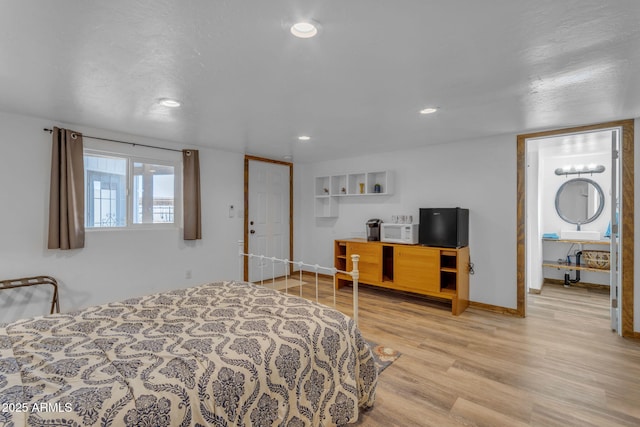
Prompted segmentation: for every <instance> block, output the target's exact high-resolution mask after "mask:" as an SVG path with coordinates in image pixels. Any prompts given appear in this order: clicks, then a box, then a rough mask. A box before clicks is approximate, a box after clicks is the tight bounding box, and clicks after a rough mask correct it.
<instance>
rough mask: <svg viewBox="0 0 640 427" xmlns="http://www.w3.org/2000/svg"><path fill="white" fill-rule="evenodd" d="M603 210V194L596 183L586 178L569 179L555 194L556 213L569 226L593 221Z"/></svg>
mask: <svg viewBox="0 0 640 427" xmlns="http://www.w3.org/2000/svg"><path fill="white" fill-rule="evenodd" d="M602 209H604V193H603V192H602V188H600V186H599V185H598V183H597V182H595V181H593V180H591V179H587V178H575V179H570V180H569V181H567V182H565V183H564V184H562V185H561V186H560V188H559V189H558V192H557V193H556V211H557V212H558V215H560V218H562V219H563V220H565V221H567V222H568V223H571V224H587V223H589V222H591V221H595V219H596V218H598V217H599V216H600V214H601V213H602Z"/></svg>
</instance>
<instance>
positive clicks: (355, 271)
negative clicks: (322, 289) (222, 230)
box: [238, 240, 360, 325]
mask: <svg viewBox="0 0 640 427" xmlns="http://www.w3.org/2000/svg"><path fill="white" fill-rule="evenodd" d="M244 257H247V259H251V258H258V259H260V260H261V261H271V270H272V273H273V274H272V276H271V277H272V278H271V279H270V280H269V279H268V280H267V282H269V281H271V283H275V280H276V278H275V265H276V264H278V263H280V264H284V266H285V276H284V279H285V293H287V294H288V293H289V286H288V280H289V277H292V276H291V275H290V274H289V267H290V266H292V267H295V266H297V267H298V272H299V274H300V279H299V280H300V283H302V273H303V270H302V269H303V267H306V268H311V269H313V272H315V282H316V283H315V284H316V302H318V272H319V271H320V270H322V271H326V272H328V273H329V274H330V275H331V276H332V277H333V306H334V307H335V306H336V274H337V273H342V274H347V275H349V276H351V278H352V280H353V321H354V322H355V323H356V325H357V324H358V278H359V277H360V272H359V270H358V261H359V260H360V255H355V254H354V255H351V261H352V263H353V270H351V271H344V270H338V269H337V268H334V267H322V266H320V265H318V264H306V263H304V262H302V261H291V260H288V259H280V258H276V257H268V256H265V255H254V254H250V253H249V254H247V253H245V252H244V241H243V240H239V241H238V258H239V267H240V268H239V272H240V273H239V277H240V280H244V278H243V273H244ZM263 268H264V263H263V262H261V263H260V269H261V273H262V270H263ZM260 276H261V277H263V276H264V275H263V274H260ZM264 282H265V281H264V279H261V280H260V284H261V285H264ZM299 288H300V296H301V297H302V285H300V286H299Z"/></svg>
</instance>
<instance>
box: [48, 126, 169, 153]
mask: <svg viewBox="0 0 640 427" xmlns="http://www.w3.org/2000/svg"><path fill="white" fill-rule="evenodd" d="M43 130H44V131H45V132H49V133H53V129H48V128H44V129H43ZM82 137H83V138H90V139H97V140H100V141H109V142H117V143H118V144H129V145H133V146H134V147H135V146H136V145H139V146H140V147H147V148H157V149H158V150H167V151H175V152H177V153H182V150H176V149H174V148H165V147H156V146H155V145H147V144H138V143H137V142H129V141H118V140H117V139H109V138H99V137H97V136H89V135H84V134H83V135H82Z"/></svg>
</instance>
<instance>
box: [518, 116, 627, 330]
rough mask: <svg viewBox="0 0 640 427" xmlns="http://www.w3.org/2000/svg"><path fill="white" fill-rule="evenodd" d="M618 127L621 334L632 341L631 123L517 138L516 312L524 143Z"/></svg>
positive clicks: (521, 271)
mask: <svg viewBox="0 0 640 427" xmlns="http://www.w3.org/2000/svg"><path fill="white" fill-rule="evenodd" d="M615 127H619V128H621V129H622V144H621V145H622V147H621V151H622V162H621V168H622V191H621V192H622V218H621V221H620V225H621V230H620V234H621V236H622V240H621V241H622V274H621V276H622V283H620V287H621V289H622V299H621V301H620V304H621V307H622V308H621V310H620V311H621V334H622V336H624V337H633V336H634V334H636V333H635V332H634V331H633V322H634V283H633V281H634V264H633V263H634V191H635V190H634V177H633V173H634V158H633V153H634V151H633V150H634V147H633V144H634V120H633V119H629V120H618V121H613V122H607V123H600V124H594V125H588V126H579V127H573V128H566V129H557V130H550V131H544V132H536V133H530V134H523V135H518V136H517V168H518V170H517V197H516V200H517V201H516V203H517V222H516V223H517V238H516V242H517V255H516V257H517V260H516V265H517V278H516V281H517V290H518V292H517V304H518V308H517V310H516V311H517V312H518V313H522V315H523V316H524V315H525V307H526V304H525V300H524V291H525V289H526V283H525V279H526V277H525V255H526V254H525V246H524V242H525V226H526V224H525V210H524V209H525V197H526V195H525V187H524V184H525V182H524V180H525V174H526V151H525V148H526V147H525V145H526V143H525V142H526V140H527V139H532V138H542V137H547V136H557V135H562V134H568V133H581V132H588V131H597V130H601V129H610V128H615Z"/></svg>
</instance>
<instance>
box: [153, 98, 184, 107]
mask: <svg viewBox="0 0 640 427" xmlns="http://www.w3.org/2000/svg"><path fill="white" fill-rule="evenodd" d="M158 104H160V105H163V106H165V107H171V108H176V107H179V106H180V105H182V104H180V101H177V100H175V99H171V98H160V99H158Z"/></svg>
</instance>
